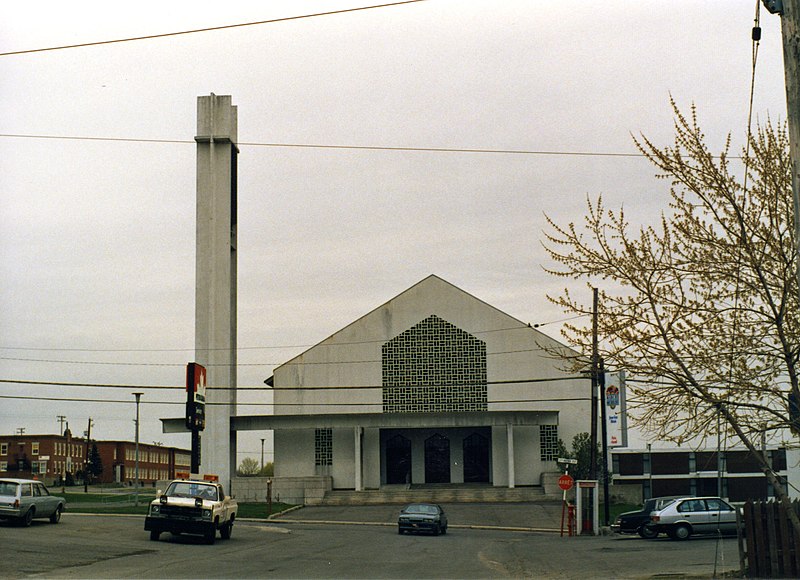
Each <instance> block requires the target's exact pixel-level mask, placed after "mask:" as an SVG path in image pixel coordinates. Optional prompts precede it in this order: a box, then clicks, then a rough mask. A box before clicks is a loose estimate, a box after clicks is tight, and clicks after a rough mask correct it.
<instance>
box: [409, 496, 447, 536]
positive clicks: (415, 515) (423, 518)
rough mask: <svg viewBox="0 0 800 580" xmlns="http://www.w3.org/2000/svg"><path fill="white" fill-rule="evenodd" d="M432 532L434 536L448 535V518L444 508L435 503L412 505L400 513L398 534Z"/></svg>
mask: <svg viewBox="0 0 800 580" xmlns="http://www.w3.org/2000/svg"><path fill="white" fill-rule="evenodd" d="M405 532H430V533H432V534H433V535H434V536H438V535H439V534H446V533H447V516H446V515H445V513H444V510H443V509H442V506H440V505H436V504H433V503H412V504H409V505H407V506H406V507H404V508H403V509H402V510H401V511H400V516H399V517H398V518H397V533H398V534H404V533H405Z"/></svg>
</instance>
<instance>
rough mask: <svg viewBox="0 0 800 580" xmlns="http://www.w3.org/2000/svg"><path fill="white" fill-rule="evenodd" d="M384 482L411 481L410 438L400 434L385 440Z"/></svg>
mask: <svg viewBox="0 0 800 580" xmlns="http://www.w3.org/2000/svg"><path fill="white" fill-rule="evenodd" d="M386 483H389V484H393V483H411V440H409V439H406V438H405V437H403V436H402V435H395V436H394V437H392V438H390V439H388V440H387V441H386Z"/></svg>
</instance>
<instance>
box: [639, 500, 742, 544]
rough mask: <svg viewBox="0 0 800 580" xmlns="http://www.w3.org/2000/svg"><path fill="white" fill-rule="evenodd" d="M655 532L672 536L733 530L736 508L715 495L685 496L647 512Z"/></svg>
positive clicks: (678, 537)
mask: <svg viewBox="0 0 800 580" xmlns="http://www.w3.org/2000/svg"><path fill="white" fill-rule="evenodd" d="M650 520H651V521H652V522H653V526H655V529H656V531H657V532H666V534H667V535H668V536H669V537H670V538H672V539H673V540H685V539H687V538H688V537H689V536H691V535H692V534H716V533H722V534H726V533H728V534H729V533H735V532H736V508H734V507H733V506H731V505H730V504H728V503H727V502H726V501H725V500H723V499H721V498H718V497H686V498H682V499H678V500H675V501H674V502H672V503H671V504H669V505H668V506H666V507H665V508H663V509H661V510H658V511H654V512H653V513H652V514H650Z"/></svg>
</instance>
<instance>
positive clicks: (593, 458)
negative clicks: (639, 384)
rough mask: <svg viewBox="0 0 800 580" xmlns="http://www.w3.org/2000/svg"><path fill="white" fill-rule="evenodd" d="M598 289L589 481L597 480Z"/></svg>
mask: <svg viewBox="0 0 800 580" xmlns="http://www.w3.org/2000/svg"><path fill="white" fill-rule="evenodd" d="M597 303H598V297H597V288H593V289H592V397H591V400H592V418H591V421H590V425H591V433H590V434H589V446H590V449H589V462H590V463H589V479H597V389H598V387H599V385H600V381H599V380H598V379H599V374H600V373H599V371H600V365H599V360H598V359H599V356H598V346H597Z"/></svg>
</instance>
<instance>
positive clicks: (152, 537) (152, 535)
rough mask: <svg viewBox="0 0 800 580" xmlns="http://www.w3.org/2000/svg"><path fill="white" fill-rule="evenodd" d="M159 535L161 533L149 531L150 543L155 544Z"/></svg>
mask: <svg viewBox="0 0 800 580" xmlns="http://www.w3.org/2000/svg"><path fill="white" fill-rule="evenodd" d="M160 535H161V532H159V531H157V530H150V541H151V542H157V541H158V538H159V536H160Z"/></svg>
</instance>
